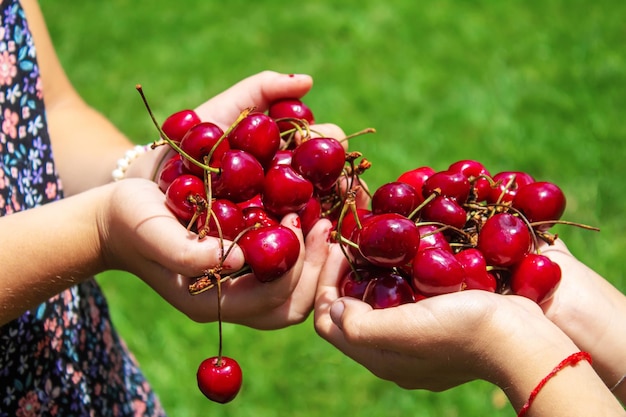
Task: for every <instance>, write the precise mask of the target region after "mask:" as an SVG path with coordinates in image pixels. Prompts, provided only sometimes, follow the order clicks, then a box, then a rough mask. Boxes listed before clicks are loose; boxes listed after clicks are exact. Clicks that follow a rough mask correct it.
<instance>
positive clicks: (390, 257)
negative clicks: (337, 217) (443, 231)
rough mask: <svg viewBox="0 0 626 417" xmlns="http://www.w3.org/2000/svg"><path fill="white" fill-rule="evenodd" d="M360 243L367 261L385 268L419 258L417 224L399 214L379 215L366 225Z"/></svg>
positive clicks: (358, 241)
mask: <svg viewBox="0 0 626 417" xmlns="http://www.w3.org/2000/svg"><path fill="white" fill-rule="evenodd" d="M362 226H363V227H362V228H361V230H359V231H358V234H357V241H356V244H357V245H358V247H359V252H360V253H361V255H363V257H364V258H365V259H367V260H368V261H369V262H371V263H372V264H374V265H377V266H382V267H389V268H391V267H398V266H402V265H404V264H406V263H407V262H409V261H410V260H411V259H413V257H414V256H415V253H416V252H417V248H418V246H419V241H420V236H419V231H418V229H417V226H416V225H415V223H414V222H413V221H411V220H410V219H408V218H406V217H405V216H402V215H400V214H397V213H384V214H376V215H373V216H371V217H369V218H367V219H366V220H365V221H364V222H363V225H362Z"/></svg>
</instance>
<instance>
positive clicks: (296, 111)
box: [267, 98, 315, 132]
mask: <svg viewBox="0 0 626 417" xmlns="http://www.w3.org/2000/svg"><path fill="white" fill-rule="evenodd" d="M267 113H268V115H269V116H270V117H271V118H272V119H274V120H276V122H277V123H278V128H279V129H280V131H281V132H285V131H287V130H290V129H293V128H294V125H293V124H292V122H290V121H288V120H280V119H300V120H306V121H307V122H308V123H309V124H310V125H312V124H314V123H315V118H314V116H313V112H312V111H311V109H310V108H309V107H308V106H307V105H306V104H304V103H303V102H302V101H301V100H299V99H297V98H288V99H282V100H279V101H275V102H274V103H272V104H271V105H270V107H269V109H268V111H267Z"/></svg>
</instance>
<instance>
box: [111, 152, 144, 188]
mask: <svg viewBox="0 0 626 417" xmlns="http://www.w3.org/2000/svg"><path fill="white" fill-rule="evenodd" d="M150 149H151V145H137V146H135V147H134V148H132V149H129V150H127V151H126V153H125V154H124V157H123V158H120V159H118V160H117V167H116V168H115V169H114V170H113V172H111V176H112V177H113V181H119V180H122V179H124V178H125V177H126V171H127V170H128V168H129V167H130V164H131V163H132V162H133V161H134V160H135V159H137V158H138V157H139V156H140V155H142V154H144V153H146V152H147V151H148V150H150Z"/></svg>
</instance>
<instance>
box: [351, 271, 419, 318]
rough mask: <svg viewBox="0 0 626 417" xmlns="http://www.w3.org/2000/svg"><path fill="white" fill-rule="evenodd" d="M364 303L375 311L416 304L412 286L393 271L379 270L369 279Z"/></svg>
mask: <svg viewBox="0 0 626 417" xmlns="http://www.w3.org/2000/svg"><path fill="white" fill-rule="evenodd" d="M363 301H365V302H366V303H368V304H369V305H371V306H372V307H373V308H375V309H380V308H390V307H397V306H399V305H402V304H407V303H414V302H415V295H414V294H413V288H411V284H409V282H408V281H407V280H406V279H404V278H403V277H402V276H401V275H400V274H398V273H396V272H394V271H393V270H379V271H378V272H377V273H376V274H374V275H372V276H371V278H370V279H369V282H368V284H367V287H366V288H365V292H364V294H363Z"/></svg>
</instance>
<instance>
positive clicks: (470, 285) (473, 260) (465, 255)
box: [454, 248, 498, 292]
mask: <svg viewBox="0 0 626 417" xmlns="http://www.w3.org/2000/svg"><path fill="white" fill-rule="evenodd" d="M454 257H455V258H456V260H457V261H459V263H460V264H461V266H462V267H463V271H464V272H465V281H464V283H465V288H464V289H466V290H484V291H489V292H495V291H496V289H497V288H498V283H497V281H496V278H495V276H493V275H492V274H490V273H489V272H488V271H487V262H486V261H485V257H484V256H483V254H482V252H481V251H479V250H478V249H476V248H468V249H464V250H462V251H460V252H457V253H456V254H455V255H454Z"/></svg>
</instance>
